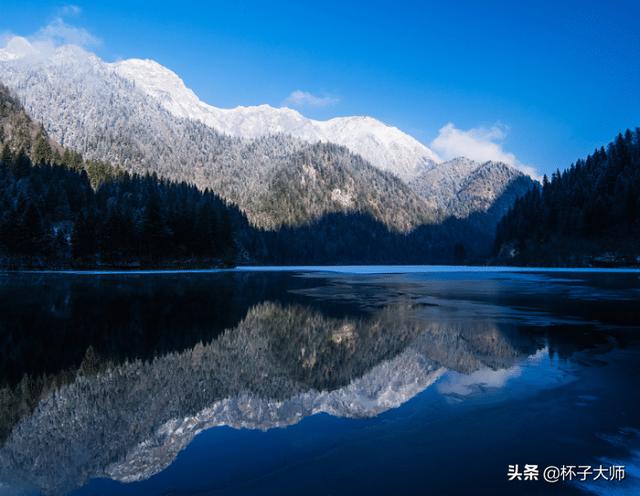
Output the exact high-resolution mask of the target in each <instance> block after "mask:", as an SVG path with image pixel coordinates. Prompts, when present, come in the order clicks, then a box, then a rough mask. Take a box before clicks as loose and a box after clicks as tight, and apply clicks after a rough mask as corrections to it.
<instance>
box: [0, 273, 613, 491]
mask: <svg viewBox="0 0 640 496" xmlns="http://www.w3.org/2000/svg"><path fill="white" fill-rule="evenodd" d="M518 283H522V281H519V282H518ZM477 284H479V285H484V286H485V289H486V288H488V287H493V288H494V290H495V289H496V286H500V284H496V282H495V281H491V280H487V279H486V278H485V279H483V280H481V281H477ZM452 285H453V286H455V285H456V283H455V281H453V282H452V281H451V280H448V281H446V283H444V284H440V285H436V286H434V284H433V281H431V282H429V281H420V280H411V279H409V280H407V279H403V278H402V277H400V276H393V277H391V276H388V277H384V276H376V277H372V278H369V279H368V280H367V279H362V278H355V279H351V278H350V277H345V276H343V277H338V276H326V275H325V276H321V277H319V276H318V275H317V274H316V275H313V276H310V277H294V276H292V275H290V274H268V273H260V274H258V273H256V274H251V273H244V274H233V273H230V274H218V275H198V276H189V277H187V276H180V275H174V276H171V277H169V276H167V277H164V278H160V279H153V278H151V279H150V278H144V277H135V276H124V277H117V276H111V277H102V278H101V277H98V278H92V279H89V278H83V277H82V276H76V277H71V276H66V277H65V276H37V275H23V276H5V279H4V280H3V286H2V292H3V293H4V294H3V296H4V295H5V294H8V293H9V292H11V293H12V294H13V295H16V294H17V295H18V296H21V297H22V299H21V300H19V303H18V304H17V306H16V304H15V301H14V304H13V305H14V306H13V307H12V308H11V309H10V308H5V309H4V310H6V311H5V312H4V314H3V315H4V316H3V317H2V322H1V323H0V325H1V326H2V332H3V337H2V339H3V341H4V343H3V350H5V355H6V356H5V357H4V358H3V364H4V365H3V367H4V368H5V372H6V374H5V377H7V380H5V384H4V385H3V389H2V390H1V391H0V394H1V396H0V408H1V411H0V416H1V418H2V419H3V421H2V430H1V431H0V432H1V434H2V447H1V448H0V480H1V481H2V482H4V483H5V484H12V485H20V486H25V487H31V488H35V489H36V490H38V491H41V492H43V493H46V494H63V493H65V492H67V491H70V490H72V489H74V488H77V487H80V486H82V485H84V484H85V483H87V482H88V481H89V480H90V479H94V478H98V477H107V478H110V479H114V480H118V481H122V482H132V481H139V480H144V479H147V478H149V477H151V476H153V475H154V474H157V473H159V472H161V471H162V470H164V469H165V468H167V467H168V466H170V465H171V464H172V462H173V461H174V459H175V458H176V456H177V455H178V453H179V452H180V451H181V450H183V449H184V448H186V447H187V446H188V445H189V444H190V443H191V441H192V440H193V439H194V437H195V436H196V435H197V434H198V433H200V432H202V431H203V430H205V429H209V428H211V427H216V426H223V425H225V426H230V427H233V428H238V429H241V428H242V429H261V430H267V429H272V428H275V427H286V426H290V425H294V424H296V423H298V422H300V421H301V420H302V419H304V418H305V417H308V416H311V415H314V414H317V413H320V412H324V413H327V414H330V415H332V416H336V417H349V418H367V417H374V416H377V415H379V414H381V413H382V412H385V411H387V410H389V409H393V408H396V407H398V406H400V405H402V404H403V403H405V402H407V401H408V400H410V399H411V398H413V397H415V396H416V395H417V394H419V393H421V392H422V391H424V390H425V389H427V388H429V387H430V386H431V385H433V384H434V383H435V382H436V381H438V379H439V378H441V377H442V376H443V374H445V372H447V371H448V372H449V373H448V376H447V379H446V380H444V381H440V383H439V384H440V386H439V388H440V389H439V390H440V392H441V393H442V394H450V395H465V394H467V393H468V392H469V388H471V387H472V386H473V384H482V385H484V387H492V386H493V387H499V386H501V385H502V384H504V382H505V381H507V380H508V379H509V378H510V377H513V376H515V375H517V374H518V364H519V363H521V362H523V361H525V360H527V359H528V357H536V356H540V355H541V354H546V353H548V352H549V348H548V347H549V346H552V347H554V348H557V349H560V348H561V346H560V347H558V345H557V344H556V345H554V344H553V343H551V344H550V341H549V337H548V336H547V335H546V334H545V332H543V329H544V327H545V326H548V325H549V324H550V322H551V321H550V320H549V319H548V313H545V309H537V310H532V309H529V310H528V311H523V310H522V309H519V308H518V307H517V305H512V306H509V307H503V306H499V305H496V304H495V301H493V302H488V301H482V300H483V298H475V300H476V301H472V300H473V299H474V298H470V297H461V298H460V299H451V298H449V297H448V296H447V292H449V291H452V290H455V287H452ZM564 288H565V289H566V286H565V287H564ZM607 290H608V289H607ZM480 293H481V294H487V292H486V291H484V292H482V291H481V292H480ZM507 293H508V291H507ZM505 294H506V293H505ZM14 297H15V296H14ZM496 299H497V300H499V299H500V298H499V297H498V296H496V294H494V295H493V300H496ZM4 301H6V300H5V299H3V302H4ZM36 301H39V305H41V306H40V307H39V308H40V310H39V311H37V312H34V308H35V306H30V305H31V304H32V303H33V302H36ZM3 305H6V303H3ZM29 312H33V313H29ZM580 318H581V316H580V315H573V316H570V317H568V316H565V317H564V318H563V319H561V318H557V317H556V318H555V319H554V320H553V322H554V324H553V325H563V324H566V322H571V321H572V320H574V321H575V320H578V321H579V320H580ZM18 321H20V322H21V324H20V325H18ZM541 322H544V323H545V325H543V326H541V325H540V324H541ZM603 339H605V338H603ZM61 343H64V344H65V347H64V351H61V352H58V349H59V348H60V345H61ZM10 345H12V346H11V347H10ZM22 364H24V367H22V369H21V365H22ZM37 367H40V368H39V369H37Z"/></svg>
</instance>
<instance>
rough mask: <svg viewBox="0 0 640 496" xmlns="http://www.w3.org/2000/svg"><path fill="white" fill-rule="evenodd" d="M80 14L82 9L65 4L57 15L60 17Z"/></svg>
mask: <svg viewBox="0 0 640 496" xmlns="http://www.w3.org/2000/svg"><path fill="white" fill-rule="evenodd" d="M81 13H82V9H81V8H80V7H78V6H77V5H73V4H67V5H63V6H62V7H60V8H59V9H58V15H60V16H63V17H64V16H78V15H80V14H81Z"/></svg>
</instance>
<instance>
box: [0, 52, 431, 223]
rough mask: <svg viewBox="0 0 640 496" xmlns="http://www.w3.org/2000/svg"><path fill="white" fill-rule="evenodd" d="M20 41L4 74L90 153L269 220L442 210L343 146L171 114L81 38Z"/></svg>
mask: <svg viewBox="0 0 640 496" xmlns="http://www.w3.org/2000/svg"><path fill="white" fill-rule="evenodd" d="M12 46H15V43H14V44H13V45H12ZM20 46H21V51H20V52H19V53H18V52H11V53H13V54H14V55H17V56H16V57H13V58H10V57H8V56H4V57H3V59H2V60H0V82H2V83H4V84H5V85H7V86H8V87H9V88H10V89H11V90H12V91H13V92H15V94H16V95H17V96H18V97H19V99H20V101H21V102H22V103H23V105H24V107H25V109H26V111H27V112H28V114H29V115H30V116H31V117H33V118H34V119H35V120H36V121H39V122H41V123H42V124H43V125H44V127H45V129H46V130H47V132H48V133H49V135H50V136H51V137H52V138H54V139H56V140H57V141H58V142H59V143H60V144H62V145H63V146H67V147H69V148H72V149H75V150H77V151H79V152H81V153H82V154H83V155H84V156H85V157H86V158H89V159H97V160H107V161H109V162H111V163H113V164H117V165H119V166H121V167H124V168H125V169H127V170H130V171H132V172H140V173H144V172H155V173H157V174H158V175H160V176H163V177H167V178H170V179H174V180H184V181H188V182H191V183H194V184H196V185H197V186H199V187H200V188H203V189H204V188H210V189H212V190H213V191H214V192H216V193H218V194H219V195H220V196H222V197H223V198H225V199H226V200H228V201H230V202H232V203H234V204H236V205H238V206H239V207H240V209H241V210H242V211H243V212H244V213H245V214H246V215H247V216H248V218H249V220H250V221H251V222H252V223H253V224H254V225H256V226H258V227H263V228H268V229H274V228H278V227H280V226H282V225H301V224H305V223H308V222H310V221H312V220H314V219H318V218H320V217H322V216H323V215H326V214H330V213H338V212H343V213H349V212H359V213H366V214H370V215H371V216H372V217H373V218H375V219H377V220H379V221H380V222H382V223H384V224H385V225H386V226H388V227H389V228H391V229H393V230H396V231H408V230H411V229H413V228H414V227H416V226H418V225H422V224H425V223H433V222H434V221H435V220H436V217H435V213H434V212H433V211H432V210H431V209H430V208H429V206H428V204H427V202H426V201H424V200H423V199H422V198H420V197H419V196H418V195H417V194H416V193H415V192H413V191H412V190H411V189H410V188H409V187H408V185H406V184H405V183H403V182H402V181H401V180H400V179H399V178H398V177H396V176H395V175H393V174H390V173H386V172H383V171H381V170H379V169H378V168H375V167H373V166H372V165H371V164H369V163H368V162H366V161H365V160H364V159H363V158H362V157H360V156H359V155H355V154H353V153H351V152H350V151H349V150H348V149H347V148H345V147H342V146H339V145H336V144H334V143H309V142H306V141H303V140H300V139H297V138H294V137H291V136H288V135H285V134H274V133H272V134H270V135H269V136H263V137H259V138H254V139H248V138H237V137H232V136H228V135H226V134H222V133H220V132H219V131H217V130H216V129H214V128H213V127H211V126H209V125H207V124H204V123H202V122H201V121H199V120H195V119H190V118H189V119H187V118H180V117H178V116H176V115H174V114H173V113H171V112H169V111H168V110H167V109H166V108H165V107H164V106H162V105H161V104H160V103H159V102H158V100H157V99H156V98H151V97H150V96H149V95H148V94H147V93H145V92H143V91H142V90H141V89H140V88H139V87H138V86H137V85H136V84H135V83H132V82H131V81H130V80H128V79H125V78H123V77H122V76H120V75H119V74H118V73H117V72H116V71H115V70H114V66H113V65H111V64H107V63H105V62H104V61H102V60H101V59H100V58H99V57H97V56H96V55H94V54H91V53H89V52H87V51H85V50H83V49H81V48H79V47H75V46H71V45H67V46H62V47H59V48H56V49H54V50H51V51H50V52H48V53H42V52H37V51H36V52H35V53H33V51H29V50H28V49H29V47H30V46H29V44H28V41H26V40H24V41H23V43H21V44H20ZM31 48H33V47H31ZM33 50H35V48H34V49H33ZM4 53H5V54H6V53H7V50H6V49H5V52H4Z"/></svg>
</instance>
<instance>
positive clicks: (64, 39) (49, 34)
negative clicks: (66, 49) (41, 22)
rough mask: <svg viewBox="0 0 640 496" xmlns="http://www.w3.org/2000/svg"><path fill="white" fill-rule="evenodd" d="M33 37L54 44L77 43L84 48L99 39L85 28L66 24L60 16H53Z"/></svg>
mask: <svg viewBox="0 0 640 496" xmlns="http://www.w3.org/2000/svg"><path fill="white" fill-rule="evenodd" d="M33 38H34V39H35V40H36V41H39V42H50V43H51V44H53V45H54V46H58V45H77V46H80V47H85V48H86V47H90V46H95V45H99V44H100V40H99V39H98V38H96V37H95V36H93V35H92V34H91V33H90V32H89V31H87V30H86V29H85V28H81V27H78V26H73V25H71V24H67V23H66V22H65V21H64V19H63V18H62V17H56V18H54V19H53V21H51V22H50V23H49V24H47V25H46V26H45V27H43V28H42V29H40V30H39V31H38V32H37V33H36V34H35V35H34V36H33Z"/></svg>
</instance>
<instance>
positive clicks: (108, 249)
mask: <svg viewBox="0 0 640 496" xmlns="http://www.w3.org/2000/svg"><path fill="white" fill-rule="evenodd" d="M0 149H1V150H2V152H1V154H0V262H1V263H2V265H4V266H16V267H25V266H29V267H45V266H46V267H51V266H96V265H107V266H113V265H118V266H120V265H124V266H140V265H144V266H153V265H163V266H166V265H174V264H178V265H181V264H187V265H197V264H202V265H207V266H209V265H218V264H221V263H232V261H233V260H234V257H235V244H234V234H233V232H232V231H233V228H232V225H233V224H234V223H235V224H236V225H246V220H245V219H244V218H243V217H242V216H241V215H240V213H239V212H238V211H237V210H236V209H234V208H232V207H229V206H227V205H226V204H225V203H224V202H223V201H222V200H221V199H220V198H219V197H218V196H216V195H214V194H213V193H211V192H210V191H204V192H201V191H199V190H198V189H197V188H196V187H195V186H191V185H188V184H186V183H176V182H171V181H167V180H162V179H159V178H158V177H156V176H155V175H146V176H140V175H136V174H129V173H127V172H124V171H122V170H120V169H118V168H116V167H114V166H111V165H110V164H107V163H103V162H97V161H85V160H83V158H82V156H81V155H80V154H78V153H75V152H73V151H71V150H68V149H65V148H63V147H62V146H60V145H59V144H57V143H56V142H55V141H53V140H51V139H50V138H49V137H48V136H47V134H46V132H45V131H44V129H42V126H40V125H38V124H36V123H35V122H33V121H32V120H31V119H30V117H29V116H28V115H27V114H26V113H25V111H24V110H23V109H22V107H21V105H20V104H19V102H17V100H16V99H15V98H13V97H12V96H11V95H10V94H9V92H8V91H7V90H6V88H4V87H2V86H1V85H0Z"/></svg>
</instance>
